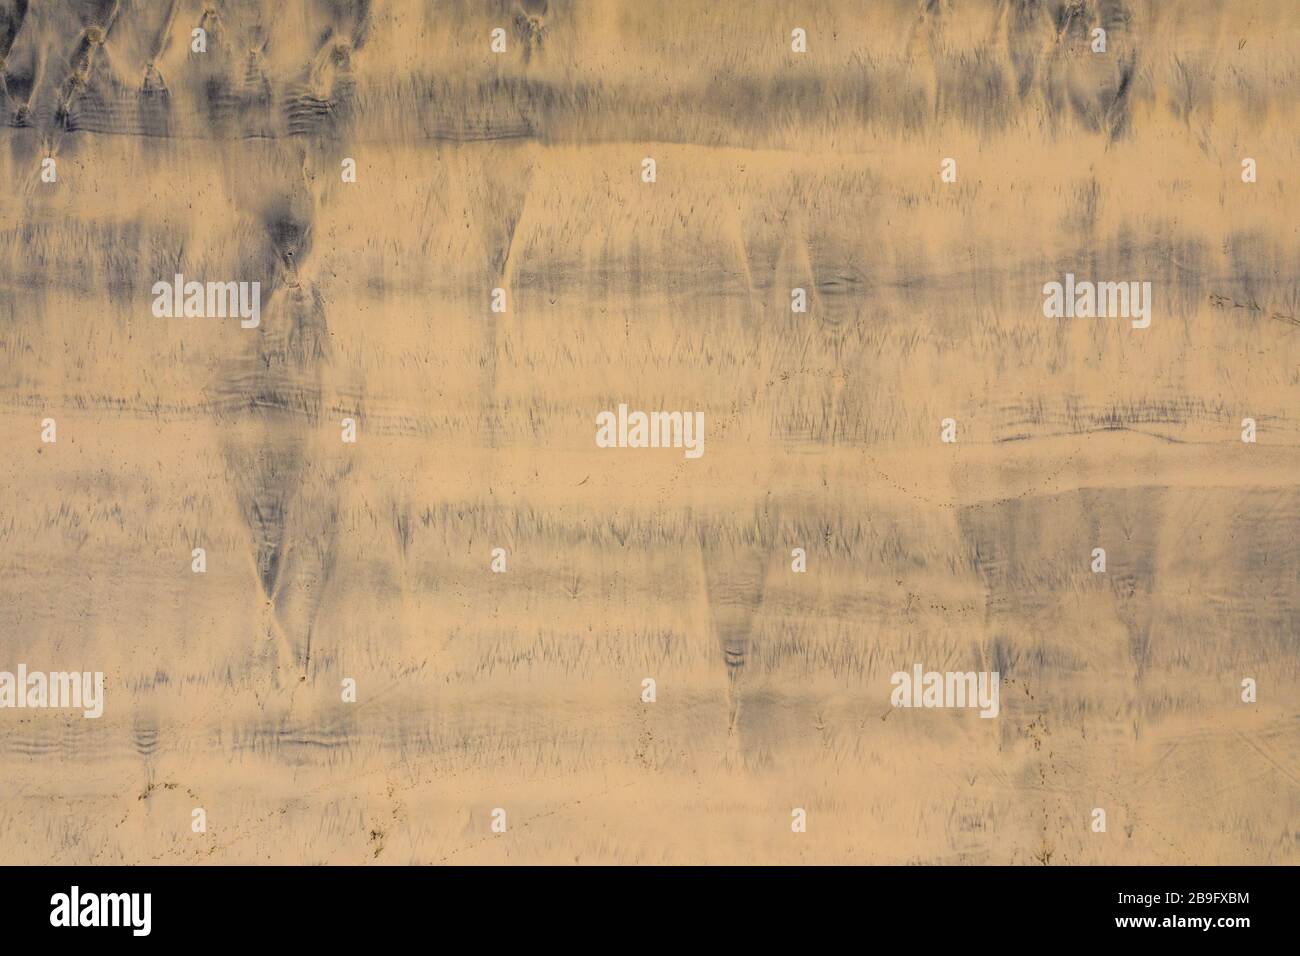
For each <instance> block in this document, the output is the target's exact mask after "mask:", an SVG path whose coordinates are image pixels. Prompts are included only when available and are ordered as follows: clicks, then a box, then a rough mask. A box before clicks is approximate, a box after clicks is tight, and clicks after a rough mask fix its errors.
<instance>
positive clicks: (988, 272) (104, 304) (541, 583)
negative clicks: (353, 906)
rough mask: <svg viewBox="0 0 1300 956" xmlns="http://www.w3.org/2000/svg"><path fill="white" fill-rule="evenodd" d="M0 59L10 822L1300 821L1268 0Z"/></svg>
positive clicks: (1, 714) (1282, 151) (218, 28)
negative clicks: (913, 684)
mask: <svg viewBox="0 0 1300 956" xmlns="http://www.w3.org/2000/svg"><path fill="white" fill-rule="evenodd" d="M1098 29H1100V30H1102V31H1104V36H1103V38H1104V45H1105V48H1104V51H1103V50H1097V49H1096V47H1097V46H1098V45H1099V39H1098V35H1097V34H1096V33H1095V32H1094V31H1096V30H1098ZM196 31H201V32H196ZM495 31H500V32H495ZM0 64H2V65H3V71H2V75H3V86H0V442H2V445H0V447H2V448H3V452H4V453H3V458H2V460H0V566H2V572H3V573H0V672H5V673H8V674H12V675H14V677H13V680H12V682H11V686H10V688H9V690H10V693H9V696H8V697H7V698H6V696H5V685H4V678H3V674H0V705H3V706H0V862H4V863H24V864H26V863H31V864H35V863H46V862H53V863H70V864H108V863H123V862H125V863H167V864H181V863H183V864H200V863H276V864H281V863H295V864H297V863H306V864H318V863H370V864H377V865H383V864H430V863H435V864H436V863H444V864H538V863H547V864H572V863H579V864H589V863H591V864H594V863H616V864H686V863H698V864H722V863H782V864H797V863H804V864H828V863H872V864H902V863H924V864H1008V863H1009V864H1028V865H1038V864H1052V865H1056V864H1122V863H1126V864H1134V863H1136V864H1229V863H1248V864H1295V863H1297V862H1300V852H1298V841H1300V822H1298V821H1300V724H1298V719H1300V655H1298V651H1300V279H1298V276H1300V269H1298V266H1300V233H1298V231H1297V229H1298V225H1297V224H1298V223H1300V203H1298V202H1297V189H1298V188H1300V187H1298V186H1297V182H1296V180H1295V174H1296V172H1297V171H1298V170H1300V136H1297V129H1298V128H1300V124H1298V123H1297V119H1298V118H1300V101H1298V99H1297V95H1298V94H1300V4H1297V3H1296V2H1294V0H1231V2H1229V0H1223V2H1210V0H922V2H920V3H918V2H915V0H872V2H858V0H809V2H793V0H791V2H783V0H736V2H711V0H666V2H662V3H648V2H644V0H484V2H470V0H449V2H441V0H373V2H367V0H148V2H146V0H30V2H28V0H0ZM647 161H650V162H647ZM949 161H950V162H949ZM1248 161H1249V162H1248ZM178 275H179V276H181V277H182V279H181V280H176V278H175V277H176V276H178ZM1067 277H1068V279H1067ZM178 281H179V282H180V285H181V290H182V301H180V302H172V303H169V302H168V301H166V300H167V299H171V298H175V297H174V296H173V295H172V294H171V291H170V290H171V289H172V287H173V285H174V284H175V283H176V282H178ZM1067 281H1068V282H1069V283H1070V284H1071V285H1072V286H1075V284H1076V283H1084V282H1089V283H1092V282H1096V283H1124V286H1123V289H1124V290H1125V291H1129V290H1130V289H1131V291H1133V292H1135V293H1140V292H1141V290H1142V289H1143V288H1144V286H1143V284H1144V283H1149V286H1146V288H1147V289H1148V291H1149V295H1147V296H1144V297H1143V302H1144V305H1143V307H1144V308H1145V307H1148V306H1149V313H1148V318H1149V325H1147V326H1145V327H1142V325H1141V323H1142V320H1141V319H1140V318H1137V317H1134V316H1129V315H1123V314H1119V313H1118V312H1116V311H1113V310H1112V312H1111V313H1110V314H1102V315H1100V316H1099V317H1087V316H1086V315H1079V314H1078V311H1084V312H1086V308H1085V309H1084V310H1076V309H1075V308H1074V306H1075V304H1076V303H1075V301H1074V300H1073V299H1072V300H1071V302H1070V307H1071V308H1070V311H1071V312H1072V313H1074V314H1072V315H1061V316H1060V317H1049V316H1048V315H1047V314H1045V306H1047V305H1048V303H1047V300H1048V299H1049V296H1050V294H1049V293H1045V291H1044V287H1045V286H1046V285H1047V284H1049V283H1052V282H1059V283H1062V285H1063V286H1064V285H1065V284H1066V283H1067ZM190 282H198V283H221V284H223V285H221V286H219V287H217V289H216V291H217V293H218V294H217V295H215V296H213V297H208V296H207V290H208V287H207V286H206V285H203V286H200V287H199V290H200V294H199V295H198V296H196V297H194V300H193V302H192V303H189V304H191V305H192V306H193V307H192V309H191V314H190V315H189V316H188V317H187V316H186V314H185V313H186V305H187V302H188V300H189V299H190V295H189V293H188V292H187V291H186V289H185V285H186V284H187V283H190ZM1130 282H1132V283H1137V285H1136V286H1133V287H1130V286H1129V285H1128V283H1130ZM225 283H232V285H230V286H229V287H227V286H225V285H224V284H225ZM253 283H256V284H257V285H256V287H254V286H253ZM241 284H242V285H241ZM160 287H161V288H165V289H167V290H168V291H166V292H160V291H158V289H159V288H160ZM1076 288H1077V286H1076ZM494 290H495V291H494ZM241 291H242V292H243V293H244V294H245V296H246V300H245V301H246V303H247V304H248V305H249V306H250V309H249V310H248V311H247V312H246V313H245V314H243V315H242V317H241V313H240V312H239V311H238V309H237V308H234V309H233V312H234V314H233V315H231V314H226V315H225V316H224V317H223V316H222V315H220V314H214V311H220V310H219V309H215V307H214V303H215V306H222V305H226V304H229V305H236V304H237V303H238V302H239V298H238V294H237V293H238V292H241ZM1113 291H1114V290H1113V289H1112V292H1113ZM227 292H229V293H231V294H234V295H235V298H234V300H228V299H226V298H225V296H226V294H227ZM254 297H255V299H254ZM254 301H255V302H256V305H257V309H256V313H255V315H254V314H253V310H252V309H251V305H252V304H253V302H254ZM1117 301H1118V300H1117V299H1116V300H1114V301H1112V302H1110V303H1109V304H1111V305H1114V304H1115V302H1117ZM1136 304H1137V300H1136V299H1135V300H1134V302H1132V303H1130V305H1132V306H1133V309H1131V311H1133V312H1134V313H1136V312H1137V308H1136ZM225 311H227V312H230V311H232V310H231V309H226V310H225ZM1047 311H1051V310H1050V308H1048V309H1047ZM1097 311H1098V312H1105V309H1103V308H1102V307H1101V306H1100V305H1099V306H1098V307H1097ZM196 313H197V314H196ZM254 320H255V321H254ZM620 405H625V406H627V409H626V410H625V413H626V414H628V415H631V414H633V413H635V412H638V411H641V412H646V413H650V412H679V413H683V414H682V416H681V417H680V418H678V419H676V420H675V421H676V422H677V423H685V422H694V421H696V420H697V416H696V413H700V414H702V420H703V422H704V431H703V444H702V446H699V448H697V449H696V450H697V451H700V452H701V453H700V454H698V455H696V454H694V453H693V452H692V451H691V448H690V447H689V442H687V441H685V440H682V441H677V442H676V443H675V445H674V442H673V441H672V440H671V439H673V438H678V439H681V438H683V436H682V435H680V434H676V435H674V434H673V432H672V429H671V427H670V428H669V429H668V431H665V432H663V433H662V434H661V433H660V432H659V430H658V429H657V428H656V431H655V435H656V438H657V439H658V438H661V437H662V438H664V439H665V440H664V441H663V442H659V441H656V444H667V445H674V447H601V446H602V444H610V443H611V441H598V439H600V438H601V435H600V433H599V431H598V416H601V413H602V412H611V413H613V417H614V418H615V419H617V417H618V412H619V406H620ZM1247 420H1249V421H1247ZM669 421H672V420H669ZM619 431H620V429H619V428H618V426H617V423H616V424H615V426H614V428H613V432H612V436H613V437H612V443H613V444H615V445H633V446H634V445H635V444H636V437H635V435H633V434H623V435H620V434H619ZM625 431H627V430H626V429H625ZM605 437H606V438H609V437H610V436H608V435H607V436H605ZM622 439H626V440H625V441H623V440H622ZM1098 549H1100V550H1101V551H1104V555H1099V552H1098ZM1103 561H1104V565H1103ZM20 665H21V666H22V667H23V668H25V669H26V671H27V672H29V673H30V672H43V673H46V674H48V673H50V672H55V673H60V672H68V673H71V672H77V673H78V674H81V673H84V674H87V675H91V674H96V673H102V675H103V695H102V706H103V713H102V715H101V716H99V717H85V716H83V712H82V710H78V709H75V708H73V707H69V706H52V705H53V704H58V703H60V701H59V700H57V699H56V696H55V695H53V694H52V693H51V692H49V691H48V689H47V691H45V692H42V693H41V694H35V691H34V690H33V685H30V684H28V683H26V682H24V683H22V684H19V683H18V678H17V674H18V671H19V667H20ZM918 665H919V666H920V668H921V669H922V671H923V672H929V671H933V672H936V673H938V674H939V675H940V676H941V677H942V676H943V675H947V674H966V673H969V674H971V675H972V676H975V675H984V676H985V677H986V678H990V677H992V678H993V679H994V680H995V681H996V683H995V684H993V685H992V686H993V687H996V689H997V692H998V698H999V699H998V707H997V713H996V715H995V716H981V714H980V712H979V710H978V709H977V708H975V707H972V706H916V707H907V706H895V703H897V698H896V685H895V683H894V677H893V675H895V674H896V673H899V672H902V673H905V674H908V675H911V674H912V673H913V669H914V667H916V666H918ZM79 686H80V685H79ZM33 694H35V696H33ZM918 700H919V691H918ZM945 700H946V702H947V703H948V704H951V703H953V701H952V700H951V699H949V698H938V699H937V701H938V702H939V703H944V702H945ZM42 702H43V703H44V704H45V706H40V705H41V704H42ZM65 702H66V701H65ZM908 702H910V697H909V698H908ZM921 702H922V703H924V701H921ZM83 703H84V701H83ZM931 703H934V701H932V702H931ZM20 704H21V705H22V706H19V705H20ZM968 704H969V702H968ZM1098 811H1100V812H1101V815H1100V816H1099V815H1098Z"/></svg>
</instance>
